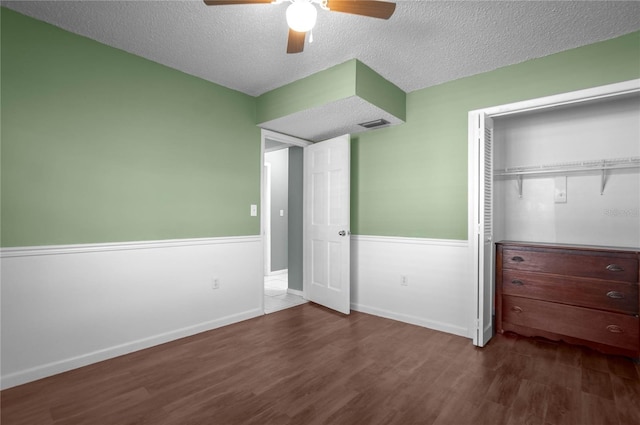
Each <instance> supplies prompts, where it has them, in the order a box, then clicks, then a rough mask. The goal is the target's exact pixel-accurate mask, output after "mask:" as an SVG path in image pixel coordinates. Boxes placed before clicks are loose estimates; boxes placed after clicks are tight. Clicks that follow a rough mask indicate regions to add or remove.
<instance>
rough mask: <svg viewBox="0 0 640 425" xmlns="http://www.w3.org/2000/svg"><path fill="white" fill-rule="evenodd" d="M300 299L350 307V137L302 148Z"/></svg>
mask: <svg viewBox="0 0 640 425" xmlns="http://www.w3.org/2000/svg"><path fill="white" fill-rule="evenodd" d="M304 198H305V199H304V291H305V298H307V299H308V300H309V301H313V302H315V303H317V304H321V305H323V306H325V307H328V308H331V309H333V310H336V311H339V312H341V313H344V314H349V312H350V289H351V288H350V286H351V285H350V270H349V268H350V239H351V238H350V234H351V232H350V230H349V229H350V227H349V219H350V216H349V215H350V212H349V209H350V208H349V202H350V138H349V135H345V136H340V137H336V138H334V139H330V140H326V141H323V142H319V143H315V144H313V145H311V146H308V147H306V148H305V149H304Z"/></svg>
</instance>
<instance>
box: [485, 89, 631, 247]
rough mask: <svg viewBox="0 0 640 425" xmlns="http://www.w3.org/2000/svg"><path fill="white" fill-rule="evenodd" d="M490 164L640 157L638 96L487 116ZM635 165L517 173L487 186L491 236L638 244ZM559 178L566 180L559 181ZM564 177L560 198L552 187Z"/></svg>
mask: <svg viewBox="0 0 640 425" xmlns="http://www.w3.org/2000/svg"><path fill="white" fill-rule="evenodd" d="M494 135H495V136H494V143H495V144H494V169H496V170H502V169H505V168H513V167H529V166H549V165H555V164H564V163H575V162H579V161H596V160H597V161H600V160H611V159H621V158H636V159H637V158H638V157H640V96H638V95H633V96H630V97H627V98H622V99H615V100H601V101H598V102H594V103H591V104H584V105H579V106H576V105H570V106H565V107H561V108H555V109H553V110H546V111H542V112H532V113H528V114H519V115H517V116H513V117H503V118H496V119H495V132H494ZM639 171H640V170H639V169H638V168H633V169H622V170H609V171H607V172H606V180H605V183H606V184H605V188H604V193H603V194H601V193H600V192H601V180H602V176H601V172H600V171H588V172H587V171H585V172H578V173H554V174H536V175H523V177H522V196H521V197H520V190H519V188H518V182H517V178H516V177H515V176H505V177H497V178H496V180H495V182H494V183H495V186H494V227H495V231H494V236H495V239H494V240H504V239H507V240H518V241H531V242H556V243H575V244H589V245H605V246H620V247H635V248H637V247H640V172H639ZM565 176H566V180H565ZM565 182H566V202H556V199H555V196H554V195H555V194H556V188H557V187H561V186H562V184H563V183H565Z"/></svg>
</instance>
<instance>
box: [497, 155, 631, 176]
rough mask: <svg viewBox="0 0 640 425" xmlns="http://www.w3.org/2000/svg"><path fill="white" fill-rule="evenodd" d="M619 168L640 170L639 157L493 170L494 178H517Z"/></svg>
mask: <svg viewBox="0 0 640 425" xmlns="http://www.w3.org/2000/svg"><path fill="white" fill-rule="evenodd" d="M621 168H640V156H634V157H630V158H618V159H602V160H596V161H576V162H564V163H560V164H549V165H534V166H526V167H512V168H505V169H503V170H495V172H494V176H518V175H531V174H551V173H575V172H581V171H600V170H615V169H621Z"/></svg>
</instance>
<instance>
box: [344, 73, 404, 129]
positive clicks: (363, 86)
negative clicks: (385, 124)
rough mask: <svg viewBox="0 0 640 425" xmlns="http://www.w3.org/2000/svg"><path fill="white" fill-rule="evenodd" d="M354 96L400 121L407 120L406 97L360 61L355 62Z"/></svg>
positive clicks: (397, 88)
mask: <svg viewBox="0 0 640 425" xmlns="http://www.w3.org/2000/svg"><path fill="white" fill-rule="evenodd" d="M356 94H357V95H358V96H359V97H361V98H362V99H364V100H366V101H367V102H369V103H371V104H373V105H376V106H377V107H379V108H382V109H384V110H385V111H387V112H389V113H390V114H391V115H393V116H394V117H396V118H399V119H401V120H402V121H404V120H406V119H407V95H406V93H405V92H403V91H402V90H401V89H400V88H399V87H398V86H396V85H395V84H392V83H390V82H389V81H387V80H385V79H384V78H382V76H380V74H378V73H377V72H375V71H374V70H373V69H371V68H369V67H368V66H367V65H365V64H363V63H362V62H360V61H356Z"/></svg>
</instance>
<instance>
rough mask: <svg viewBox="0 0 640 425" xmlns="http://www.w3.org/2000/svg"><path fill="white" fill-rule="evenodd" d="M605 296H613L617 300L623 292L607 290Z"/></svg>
mask: <svg viewBox="0 0 640 425" xmlns="http://www.w3.org/2000/svg"><path fill="white" fill-rule="evenodd" d="M607 297H609V298H613V299H615V300H619V299H622V298H624V294H623V293H622V292H618V291H609V292H607Z"/></svg>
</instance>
